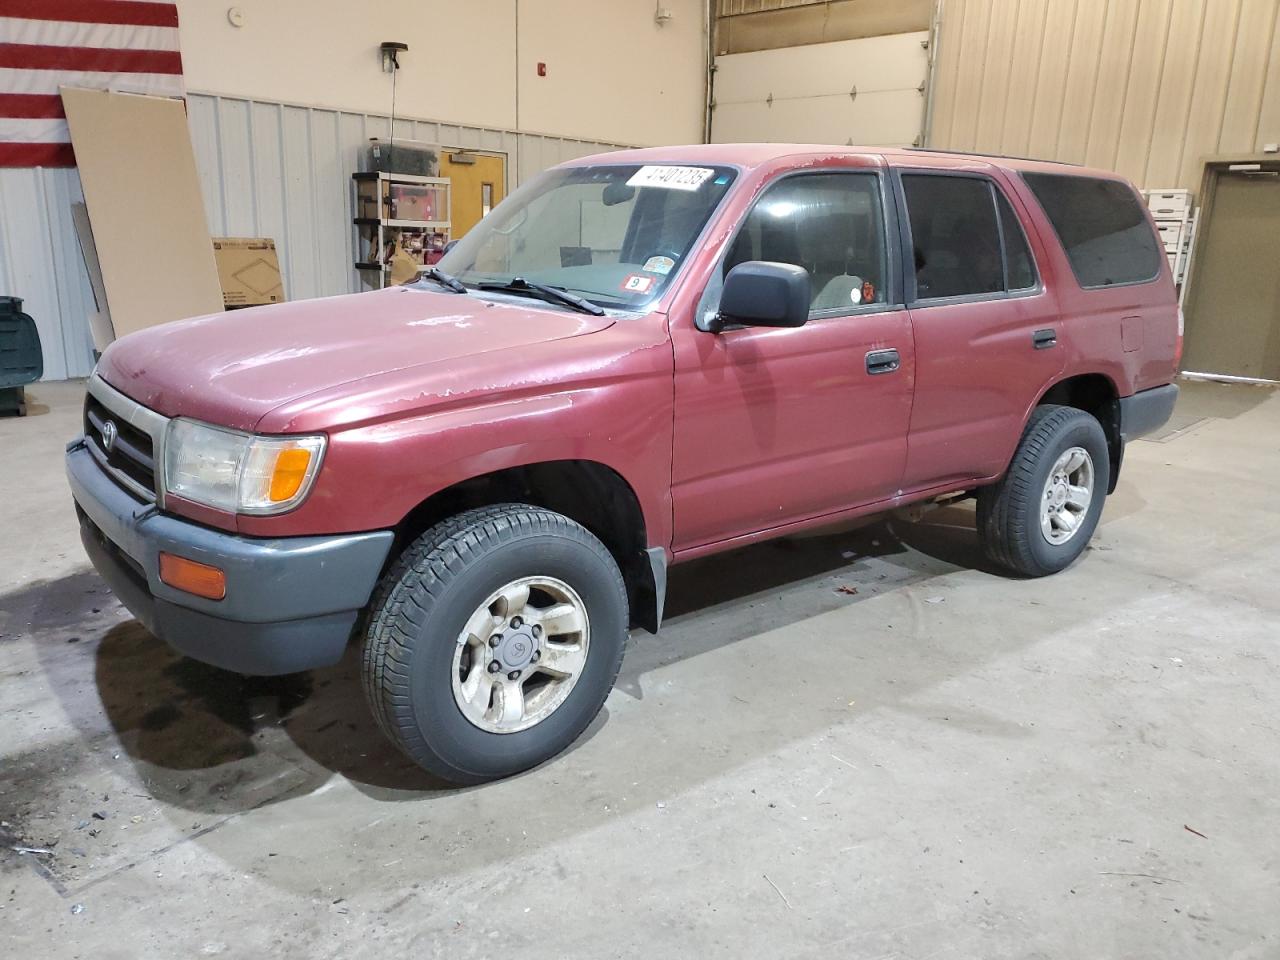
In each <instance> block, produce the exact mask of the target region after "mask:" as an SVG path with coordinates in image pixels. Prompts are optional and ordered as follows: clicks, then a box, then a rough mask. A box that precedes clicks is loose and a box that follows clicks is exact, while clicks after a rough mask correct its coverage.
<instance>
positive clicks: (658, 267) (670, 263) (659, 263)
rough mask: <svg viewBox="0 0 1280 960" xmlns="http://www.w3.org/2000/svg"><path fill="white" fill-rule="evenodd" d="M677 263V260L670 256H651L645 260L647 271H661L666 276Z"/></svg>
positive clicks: (645, 269)
mask: <svg viewBox="0 0 1280 960" xmlns="http://www.w3.org/2000/svg"><path fill="white" fill-rule="evenodd" d="M675 265H676V262H675V261H674V260H672V259H671V258H670V257H663V256H657V257H650V258H649V259H648V260H646V261H645V262H644V271H645V272H646V273H660V274H662V275H663V276H664V277H665V276H666V275H667V274H668V273H670V272H671V268H672V267H674V266H675Z"/></svg>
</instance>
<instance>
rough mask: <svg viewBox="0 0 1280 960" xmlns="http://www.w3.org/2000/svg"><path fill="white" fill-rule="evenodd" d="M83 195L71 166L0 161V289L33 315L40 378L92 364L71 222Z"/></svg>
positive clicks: (84, 284) (83, 371) (82, 371)
mask: <svg viewBox="0 0 1280 960" xmlns="http://www.w3.org/2000/svg"><path fill="white" fill-rule="evenodd" d="M83 202H84V196H83V194H81V193H80V178H79V177H78V176H76V172H75V171H74V170H66V169H57V170H46V169H15V168H0V294H4V295H6V296H14V297H22V299H23V300H24V301H25V302H24V303H23V305H22V308H23V310H25V311H26V312H27V313H29V314H31V316H32V317H34V318H35V321H36V326H37V328H38V329H39V330H40V345H41V348H42V349H43V352H44V378H45V379H46V380H64V379H66V378H67V377H83V376H86V375H88V373H89V371H90V370H91V369H92V367H93V360H92V357H93V339H92V338H91V337H90V336H89V314H90V313H91V312H92V311H93V309H94V306H93V292H92V291H91V290H90V289H89V276H88V274H87V273H86V272H85V268H84V260H83V259H82V258H81V256H80V245H79V243H78V242H77V241H76V233H75V227H73V226H72V223H71V204H73V203H83ZM138 255H139V256H146V249H145V243H141V242H140V243H139V251H138ZM64 319H65V322H64Z"/></svg>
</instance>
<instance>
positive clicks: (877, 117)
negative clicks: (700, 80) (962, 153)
mask: <svg viewBox="0 0 1280 960" xmlns="http://www.w3.org/2000/svg"><path fill="white" fill-rule="evenodd" d="M928 39H929V34H928V32H927V31H921V32H920V33H899V34H893V35H891V36H885V37H864V38H862V39H858V40H841V41H838V42H836V43H815V44H808V45H806V46H802V47H785V48H782V49H779V50H760V51H755V52H752V53H733V54H727V55H725V56H721V57H717V58H716V73H715V106H714V109H713V111H712V115H711V139H712V141H713V142H716V143H744V142H772V143H834V144H858V145H859V146H908V145H910V144H912V143H914V142H916V139H917V138H918V137H919V136H920V131H921V129H922V127H923V124H924V94H923V92H922V91H923V89H924V84H925V77H926V75H927V72H928V62H929V60H928V50H927V49H926V48H925V45H924V44H925V41H927V40H928Z"/></svg>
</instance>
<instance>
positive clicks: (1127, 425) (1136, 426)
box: [1120, 383, 1178, 443]
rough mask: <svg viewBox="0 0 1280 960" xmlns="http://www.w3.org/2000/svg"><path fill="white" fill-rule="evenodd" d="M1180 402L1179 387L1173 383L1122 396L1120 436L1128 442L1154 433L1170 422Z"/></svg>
mask: <svg viewBox="0 0 1280 960" xmlns="http://www.w3.org/2000/svg"><path fill="white" fill-rule="evenodd" d="M1177 402H1178V388H1177V387H1176V386H1174V385H1173V384H1172V383H1166V384H1165V385H1164V386H1163V387H1153V388H1152V389H1150V390H1140V391H1139V392H1137V393H1135V394H1134V395H1133V396H1131V397H1121V398H1120V436H1121V437H1122V438H1124V440H1125V442H1126V443H1127V442H1128V441H1130V440H1137V439H1138V438H1139V437H1145V436H1146V435H1147V434H1149V433H1154V432H1155V431H1157V430H1159V429H1160V428H1161V427H1163V426H1164V425H1165V424H1166V423H1168V422H1169V417H1171V416H1172V415H1173V406H1174V404H1175V403H1177Z"/></svg>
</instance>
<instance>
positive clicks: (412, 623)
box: [364, 504, 628, 783]
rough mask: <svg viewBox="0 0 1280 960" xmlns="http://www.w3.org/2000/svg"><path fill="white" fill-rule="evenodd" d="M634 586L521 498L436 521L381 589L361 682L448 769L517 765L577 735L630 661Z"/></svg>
mask: <svg viewBox="0 0 1280 960" xmlns="http://www.w3.org/2000/svg"><path fill="white" fill-rule="evenodd" d="M627 623H628V611H627V595H626V590H625V587H624V586H623V581H622V575H621V573H620V572H619V570H618V566H617V564H616V563H615V562H614V559H613V557H612V556H611V555H610V553H609V551H608V550H607V549H605V547H604V545H603V544H601V543H600V541H599V540H597V539H596V538H595V537H594V536H592V535H591V533H589V532H588V531H587V530H586V529H584V528H583V527H582V526H580V525H579V524H577V523H575V522H573V521H572V520H570V519H568V518H567V517H564V516H561V515H560V514H558V513H552V512H551V511H549V510H544V509H541V508H538V507H532V506H526V505H523V504H502V505H499V506H494V507H482V508H479V509H476V510H469V511H467V512H465V513H462V514H459V515H458V516H456V517H453V518H451V519H449V520H446V521H445V522H443V523H440V524H438V525H437V526H435V527H432V528H431V529H430V530H428V531H427V532H426V533H424V534H423V535H422V536H421V537H419V538H418V539H417V540H416V541H415V542H414V543H413V544H412V545H411V546H410V547H409V548H408V549H407V550H406V551H405V552H404V554H403V555H402V556H401V557H400V559H399V560H398V561H397V562H396V564H395V565H394V566H393V567H392V569H391V570H390V571H389V572H388V574H387V576H386V578H385V579H384V582H383V585H382V586H381V588H380V589H379V591H378V595H377V597H376V599H375V601H374V607H373V610H372V614H371V616H370V619H369V627H368V630H367V632H366V636H365V645H364V685H365V693H366V695H367V696H368V699H369V703H370V706H371V708H372V710H373V713H374V716H375V717H376V718H377V720H378V725H379V726H380V727H381V728H382V731H383V732H384V733H385V734H386V735H387V736H388V737H389V738H390V739H391V740H392V742H394V743H395V744H396V745H397V746H398V747H399V748H400V749H401V750H402V751H404V752H405V753H406V754H408V756H409V757H410V758H411V759H413V760H414V761H416V762H417V763H418V764H419V765H421V766H422V767H424V768H426V769H427V770H429V771H431V772H432V773H435V774H437V775H438V776H440V777H443V778H444V779H446V780H449V781H452V782H454V783H479V782H482V781H485V780H492V779H496V778H498V777H504V776H509V775H510V774H513V773H518V772H519V771H521V770H525V769H527V768H529V767H532V766H535V765H537V764H539V763H541V762H543V761H544V760H547V759H549V758H551V757H553V756H555V755H556V754H557V753H559V752H560V751H561V750H563V749H564V748H565V747H567V746H569V744H571V743H572V742H573V741H574V740H575V739H577V737H578V736H579V735H580V734H581V733H582V732H583V731H584V730H585V729H586V728H587V726H588V724H590V723H591V721H592V720H593V719H594V718H595V716H596V714H597V713H598V712H599V711H600V708H601V707H602V706H603V705H604V700H605V697H607V696H608V694H609V691H610V689H612V687H613V682H614V680H615V678H616V677H617V675H618V669H619V667H620V666H621V664H622V656H623V652H624V650H625V647H626V638H627Z"/></svg>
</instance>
